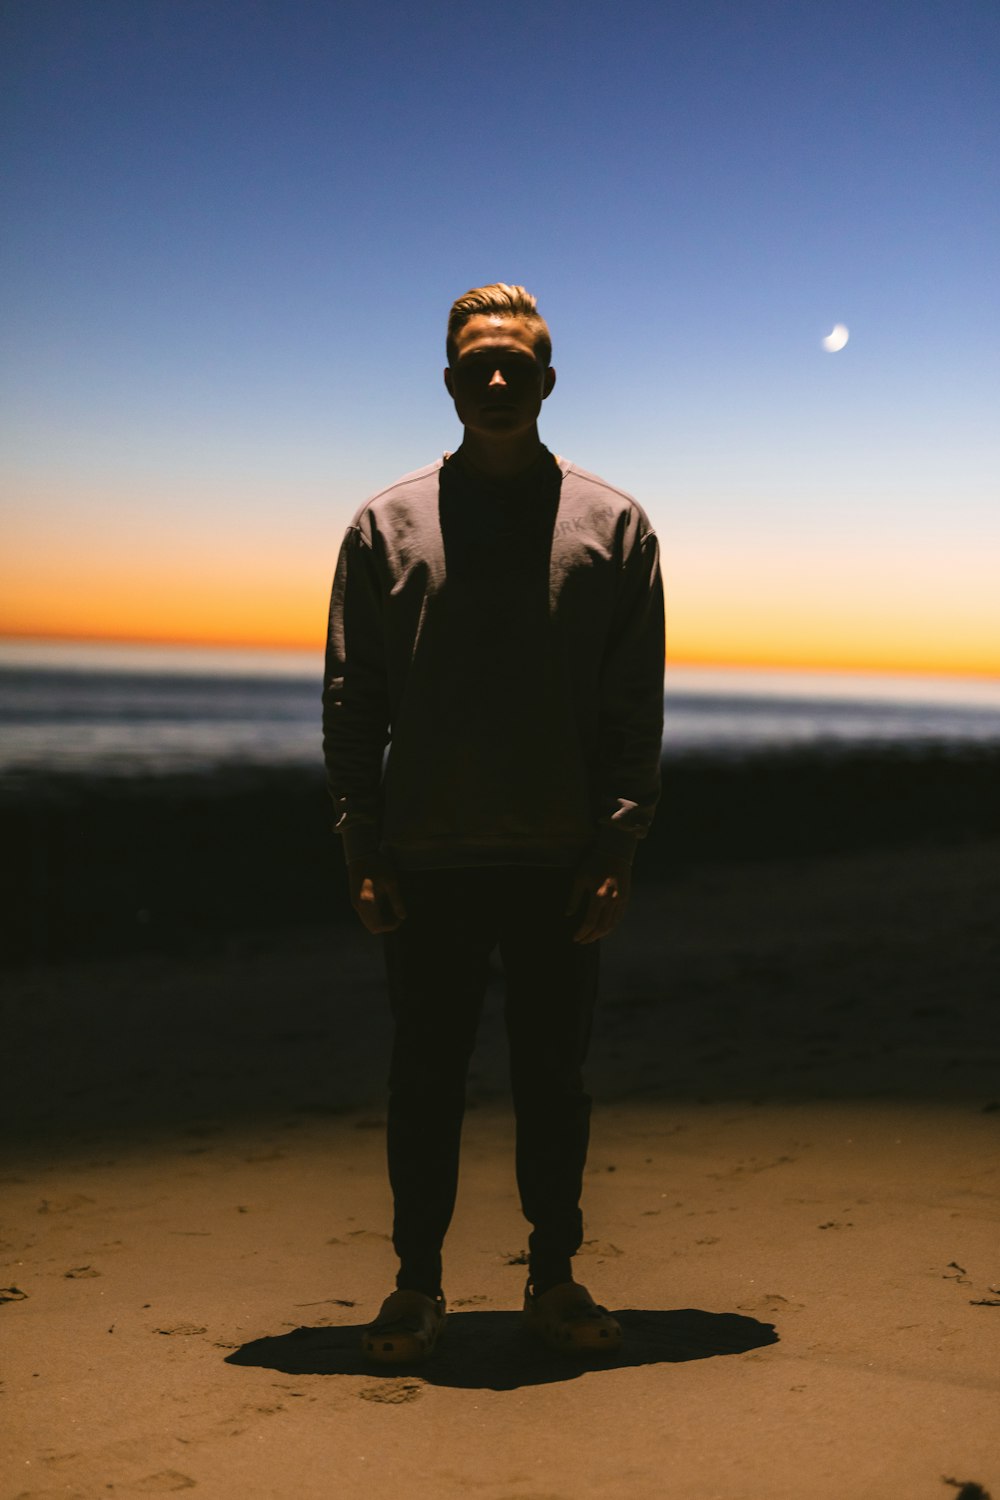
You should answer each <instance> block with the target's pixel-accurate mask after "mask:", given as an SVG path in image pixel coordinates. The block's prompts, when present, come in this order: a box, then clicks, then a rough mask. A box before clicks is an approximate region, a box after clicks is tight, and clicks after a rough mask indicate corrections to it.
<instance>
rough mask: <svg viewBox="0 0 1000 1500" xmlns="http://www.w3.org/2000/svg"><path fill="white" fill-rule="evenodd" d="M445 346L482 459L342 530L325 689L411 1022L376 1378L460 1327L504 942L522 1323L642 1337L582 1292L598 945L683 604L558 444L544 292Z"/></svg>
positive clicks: (635, 810) (396, 1124) (635, 511)
mask: <svg viewBox="0 0 1000 1500" xmlns="http://www.w3.org/2000/svg"><path fill="white" fill-rule="evenodd" d="M447 355H448V367H447V369H446V370H445V372H444V379H445V385H446V386H447V388H448V392H449V395H450V396H451V397H452V399H453V401H454V403H455V410H456V412H457V414H458V417H459V420H460V422H461V423H462V426H463V428H464V436H463V440H462V445H461V447H460V448H459V449H458V451H457V452H455V453H452V454H445V456H444V458H443V459H439V460H438V461H437V462H435V463H433V464H430V465H429V466H428V467H427V468H424V469H419V470H417V471H416V472H415V473H413V474H407V475H406V476H404V477H403V478H402V479H400V480H398V481H397V482H396V483H395V484H393V485H391V486H390V487H389V488H388V489H385V490H383V491H381V492H380V493H379V494H377V495H375V496H374V497H373V498H372V499H371V500H369V501H368V502H367V503H366V504H365V505H364V506H363V507H362V508H361V510H360V511H359V512H358V514H357V515H356V516H355V518H354V520H353V521H352V523H351V525H350V527H349V528H348V531H347V534H346V536H345V538H344V543H343V546H342V548H341V553H340V559H339V562H338V565H337V571H336V576H335V579H334V584H333V595H332V600H331V607H330V630H329V639H328V647H327V660H326V677H325V689H324V715H323V723H324V749H325V755H326V764H327V772H328V777H329V784H330V790H331V794H332V796H333V799H334V803H335V806H336V810H337V828H338V829H339V831H340V833H341V835H342V837H343V843H344V851H345V857H346V860H347V869H348V882H349V886H350V894H351V900H352V903H353V905H354V907H355V910H356V911H357V913H358V915H359V916H360V918H361V920H362V922H363V923H364V925H365V927H366V928H367V929H368V930H369V931H370V932H372V933H384V934H385V948H386V963H387V970H388V978H389V991H390V1000H391V1006H392V1013H393V1018H394V1023H395V1037H394V1043H393V1052H392V1061H391V1067H390V1076H389V1111H388V1157H389V1178H390V1182H391V1186H392V1191H393V1199H394V1220H393V1245H394V1247H395V1250H396V1254H397V1256H398V1257H399V1263H400V1264H399V1272H398V1275H397V1278H396V1290H395V1291H394V1292H393V1293H392V1294H391V1295H390V1296H389V1297H388V1298H387V1299H386V1301H385V1302H384V1304H383V1305H382V1308H381V1310H380V1312H379V1313H378V1316H377V1317H376V1319H375V1320H374V1322H373V1323H372V1324H370V1325H369V1327H368V1328H367V1329H366V1331H365V1338H364V1347H365V1349H366V1351H367V1352H368V1354H369V1356H370V1357H371V1358H373V1359H375V1360H377V1361H379V1362H382V1363H396V1362H400V1361H405V1360H409V1359H414V1358H419V1357H422V1356H423V1355H425V1354H428V1353H429V1352H430V1351H431V1349H432V1348H433V1346H434V1343H435V1341H436V1338H437V1335H438V1332H439V1330H440V1328H441V1324H442V1320H443V1317H444V1311H445V1302H444V1296H443V1294H442V1289H441V1253H442V1245H443V1242H444V1238H445V1233H446V1231H447V1228H448V1224H449V1222H450V1219H451V1215H452V1209H453V1207H454V1202H455V1194H456V1189H457V1183H458V1161H459V1140H460V1135H461V1127H462V1116H463V1111H464V1105H465V1079H466V1072H467V1068H468V1063H469V1058H470V1055H471V1052H472V1048H473V1045H474V1041H475V1034H476V1028H477V1025H478V1020H479V1015H480V1010H481V1006H482V1001H483V995H484V992H485V988H486V982H487V972H488V970H487V964H488V959H489V956H490V954H491V952H492V951H493V949H494V948H499V952H500V956H501V959H502V962H503V967H504V973H505V980H506V1008H505V1018H506V1026H507V1035H508V1039H509V1044H510V1074H511V1088H512V1093H513V1100H514V1110H515V1116H516V1125H517V1143H516V1169H517V1182H518V1189H519V1193H520V1198H521V1206H522V1209H523V1211H524V1215H525V1217H526V1219H527V1220H528V1222H529V1223H530V1224H531V1226H532V1229H531V1234H530V1238H529V1279H528V1285H527V1288H526V1292H525V1303H524V1311H525V1318H526V1320H527V1322H528V1324H529V1326H530V1327H531V1328H532V1329H534V1330H535V1331H536V1332H537V1333H538V1334H539V1335H540V1337H541V1338H542V1339H543V1340H544V1341H545V1342H546V1343H547V1344H549V1345H550V1346H553V1347H555V1348H558V1349H562V1350H566V1351H567V1352H576V1353H587V1352H593V1351H606V1350H611V1349H614V1348H617V1347H618V1345H619V1344H620V1342H621V1329H620V1328H619V1325H618V1323H617V1322H616V1321H615V1320H614V1319H613V1318H612V1317H611V1316H610V1315H609V1314H608V1313H607V1312H606V1311H605V1309H604V1308H602V1307H599V1306H597V1304H596V1303H595V1302H594V1301H593V1299H592V1298H591V1296H590V1294H589V1293H588V1292H587V1290H586V1289H585V1288H584V1287H582V1286H580V1285H579V1284H578V1283H577V1282H575V1281H574V1280H573V1276H572V1266H571V1262H572V1259H573V1256H574V1254H575V1253H576V1251H577V1250H578V1249H579V1247H580V1244H581V1241H582V1235H583V1221H582V1217H581V1213H580V1195H581V1190H582V1179H583V1168H584V1162H585V1160H586V1153H587V1141H588V1132H589V1118H590V1099H589V1098H588V1096H587V1094H586V1093H585V1091H584V1087H583V1081H582V1075H581V1068H582V1064H583V1061H584V1057H585V1055H586V1051H587V1045H588V1041H589V1036H590V1028H591V1018H592V1014H593V1008H594V1001H595V996H596V986H597V969H598V951H599V940H600V939H601V938H604V937H606V936H607V934H608V933H610V932H611V931H612V929H613V928H614V927H615V926H616V925H617V924H618V922H619V921H620V920H621V917H622V915H623V913H624V910H625V907H626V904H627V901H628V895H629V883H630V867H631V863H632V856H633V853H634V851H635V846H636V841H637V840H638V839H639V838H641V837H642V836H643V835H644V834H645V832H646V830H647V828H648V826H649V823H650V820H651V818H652V815H653V809H654V807H655V805H656V801H657V797H658V793H659V756H660V736H661V732H662V717H663V599H662V591H661V585H660V574H659V561H658V554H657V544H656V538H655V536H654V534H653V531H652V529H651V528H650V524H649V521H648V519H647V518H646V516H645V515H644V514H643V512H642V510H641V509H640V508H639V506H638V505H637V504H636V503H635V501H634V500H632V499H631V498H630V497H629V496H628V495H625V494H623V493H622V492H621V491H620V490H616V489H613V488H612V487H611V486H610V485H608V484H606V483H605V482H604V480H602V479H598V478H596V477H595V476H594V475H592V474H588V473H586V472H584V471H583V470H581V469H578V468H577V467H576V466H575V465H574V464H572V463H570V462H568V461H567V460H566V459H563V458H559V457H556V456H554V455H553V454H551V453H550V452H549V451H548V449H547V448H546V447H544V445H543V444H542V442H541V440H540V438H539V436H538V427H537V419H538V415H539V412H540V410H541V406H542V402H543V401H544V400H545V399H546V397H547V396H548V395H549V394H550V393H551V391H552V388H553V386H554V384H555V370H554V369H553V368H552V364H551V341H550V337H549V330H548V328H547V327H546V324H545V323H544V321H543V320H542V318H541V317H540V316H539V314H538V311H537V307H536V302H535V299H534V297H532V296H530V294H529V293H527V292H526V291H525V290H524V288H523V287H519V286H508V285H506V284H502V283H501V284H497V285H493V286H485V287H480V288H477V289H476V290H474V291H471V292H469V293H467V294H466V296H464V297H460V298H459V300H458V301H457V302H456V303H455V304H454V306H453V307H452V309H451V314H450V317H449V321H448V335H447ZM390 738H391V750H390V753H389V755H388V758H387V759H386V761H385V766H384V770H383V755H384V751H385V747H386V745H387V744H388V743H389V741H390Z"/></svg>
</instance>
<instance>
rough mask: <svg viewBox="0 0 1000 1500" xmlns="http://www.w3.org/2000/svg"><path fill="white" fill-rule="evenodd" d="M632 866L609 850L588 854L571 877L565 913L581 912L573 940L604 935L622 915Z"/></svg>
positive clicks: (592, 941)
mask: <svg viewBox="0 0 1000 1500" xmlns="http://www.w3.org/2000/svg"><path fill="white" fill-rule="evenodd" d="M631 889H632V870H631V866H630V865H629V864H628V862H627V861H626V860H623V859H615V858H614V857H613V856H612V855H608V854H604V855H601V854H590V855H588V856H587V858H586V859H585V860H584V862H583V864H582V865H581V866H580V868H579V869H578V870H577V872H576V875H575V876H574V878H573V888H572V890H571V892H570V898H569V905H568V906H567V907H566V915H567V916H568V917H571V916H573V915H574V914H575V913H577V912H581V913H582V915H581V920H580V925H579V927H578V928H577V930H576V932H574V934H573V941H574V943H596V942H597V941H598V940H599V939H600V938H603V937H607V935H608V933H609V932H611V931H613V929H614V928H615V927H617V925H618V923H619V922H620V921H621V919H622V917H623V916H624V915H625V908H626V907H627V906H628V898H629V892H630V890H631Z"/></svg>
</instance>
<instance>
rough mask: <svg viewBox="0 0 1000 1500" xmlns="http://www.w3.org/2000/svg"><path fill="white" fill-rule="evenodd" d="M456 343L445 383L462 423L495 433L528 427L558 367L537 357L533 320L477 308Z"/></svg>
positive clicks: (554, 377) (505, 432)
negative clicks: (526, 320) (544, 362)
mask: <svg viewBox="0 0 1000 1500" xmlns="http://www.w3.org/2000/svg"><path fill="white" fill-rule="evenodd" d="M455 346H456V347H455V357H454V359H453V361H452V363H451V365H450V366H449V367H448V369H447V370H445V372H444V383H445V385H446V386H447V387H448V392H449V394H450V396H451V398H452V400H453V401H454V403H455V410H456V412H457V413H458V420H459V421H460V422H461V424H462V426H463V427H466V428H468V429H470V430H471V431H473V432H479V433H482V434H483V435H484V436H486V435H490V436H495V437H501V436H503V437H512V436H514V435H515V434H518V433H521V432H526V431H528V430H530V429H532V428H533V427H534V425H535V422H536V421H537V419H538V413H539V412H540V411H541V409H542V402H543V401H544V400H545V398H546V396H547V395H548V394H549V392H550V391H551V390H552V387H553V386H554V385H555V383H556V372H555V370H554V369H552V367H551V365H550V366H549V367H548V368H546V367H545V366H544V365H543V364H542V363H541V361H540V360H539V358H538V355H537V353H536V350H535V332H534V330H533V329H532V327H531V325H530V324H529V323H526V322H525V320H524V319H523V318H517V317H509V318H504V317H500V316H498V315H496V314H493V313H477V314H476V316H475V317H472V318H470V319H469V320H468V322H467V323H463V325H462V327H461V328H460V329H459V330H458V334H457V336H456V338H455Z"/></svg>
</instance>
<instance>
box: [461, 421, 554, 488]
mask: <svg viewBox="0 0 1000 1500" xmlns="http://www.w3.org/2000/svg"><path fill="white" fill-rule="evenodd" d="M458 451H459V453H461V455H462V458H463V459H464V460H465V462H466V463H467V464H469V466H470V467H471V468H473V469H476V470H478V472H479V473H480V474H485V475H486V477H487V478H489V479H510V478H512V477H513V476H514V475H515V474H520V473H521V472H522V471H523V470H525V469H530V468H531V466H532V464H534V463H537V461H538V459H539V457H540V456H541V454H542V453H543V452H544V451H545V447H544V444H543V443H542V440H541V438H540V437H539V436H538V429H537V428H535V429H533V431H531V432H525V433H519V434H518V435H517V437H514V438H497V439H495V440H493V439H490V438H488V437H485V436H484V435H483V434H482V433H480V432H470V431H469V430H468V428H466V430H465V435H464V437H463V439H462V446H461V448H460V449H459V450H458Z"/></svg>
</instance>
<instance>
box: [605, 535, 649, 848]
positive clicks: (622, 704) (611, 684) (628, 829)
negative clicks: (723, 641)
mask: <svg viewBox="0 0 1000 1500" xmlns="http://www.w3.org/2000/svg"><path fill="white" fill-rule="evenodd" d="M663 666H664V624H663V585H662V581H661V578H660V556H659V548H658V546H657V541H656V536H655V534H654V533H653V532H652V531H646V532H645V534H644V535H641V536H637V537H636V539H635V542H634V545H633V546H632V548H631V549H630V551H629V553H628V555H627V556H626V558H625V561H624V563H623V564H622V571H621V576H620V580H619V594H618V599H617V602H616V607H615V611H614V617H613V620H612V628H611V632H610V636H609V641H608V647H607V650H606V653H605V658H604V665H603V671H602V674H601V701H600V715H599V754H598V782H597V793H598V834H597V847H598V849H600V850H603V851H605V852H607V853H609V854H615V855H617V856H618V857H620V858H625V859H631V857H632V855H633V854H634V853H635V846H636V841H637V840H638V839H641V838H643V837H644V836H645V834H646V833H647V831H648V829H649V826H650V824H651V823H652V821H653V813H654V811H655V808H656V804H657V801H658V799H659V795H660V753H661V746H662V739H663Z"/></svg>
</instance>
